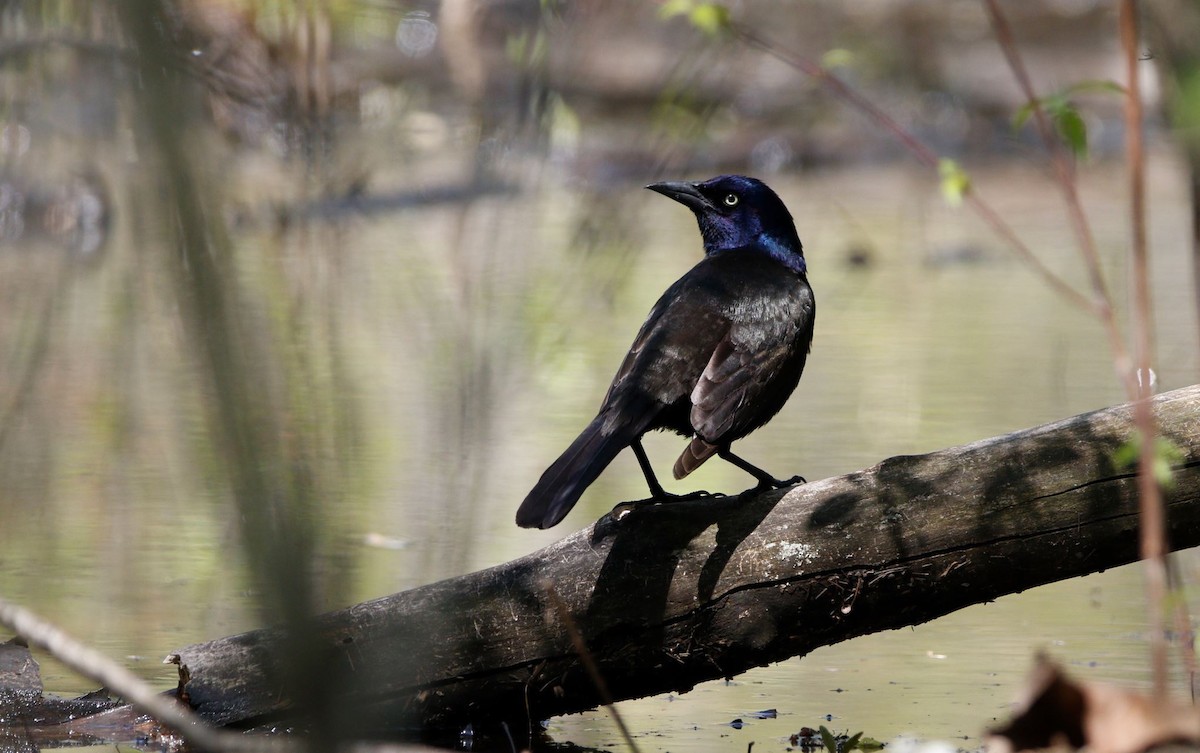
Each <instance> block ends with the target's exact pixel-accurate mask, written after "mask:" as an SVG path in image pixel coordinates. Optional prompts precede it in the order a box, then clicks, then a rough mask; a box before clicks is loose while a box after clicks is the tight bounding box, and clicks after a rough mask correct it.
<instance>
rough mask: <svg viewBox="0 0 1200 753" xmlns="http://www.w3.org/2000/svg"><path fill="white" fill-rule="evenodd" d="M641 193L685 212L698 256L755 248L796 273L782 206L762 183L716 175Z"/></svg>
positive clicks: (798, 255)
mask: <svg viewBox="0 0 1200 753" xmlns="http://www.w3.org/2000/svg"><path fill="white" fill-rule="evenodd" d="M646 188H649V189H650V190H651V191H657V192H658V193H660V194H662V195H663V196H669V197H671V198H672V199H674V200H675V201H678V202H679V203H680V204H683V205H684V206H686V207H687V208H689V209H691V210H692V212H693V213H695V215H696V221H697V222H698V223H699V224H700V235H701V237H703V238H704V253H706V254H712V253H716V252H717V251H724V250H727V249H733V248H747V249H749V248H756V249H760V250H762V251H764V252H766V253H768V254H770V255H771V256H773V257H775V258H776V259H778V260H779V261H781V262H783V263H784V264H786V265H787V266H788V267H791V268H792V269H794V270H796V271H797V272H801V273H802V272H804V271H805V264H804V248H803V246H801V245H800V237H799V236H798V235H797V234H796V224H795V222H793V221H792V215H791V214H790V213H789V212H788V210H787V207H785V206H784V205H783V202H782V201H781V200H780V199H779V197H778V196H776V195H775V192H774V191H772V190H771V189H770V188H768V187H767V185H766V184H765V183H763V182H762V181H760V180H756V179H754V178H747V177H745V176H744V175H719V176H717V177H716V178H712V179H710V180H706V181H704V182H702V183H688V182H683V181H678V182H677V181H672V182H668V183H652V184H650V185H648V186H646Z"/></svg>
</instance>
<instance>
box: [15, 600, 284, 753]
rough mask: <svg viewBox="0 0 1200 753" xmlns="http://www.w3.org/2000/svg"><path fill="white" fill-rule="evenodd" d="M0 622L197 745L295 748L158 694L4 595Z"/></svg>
mask: <svg viewBox="0 0 1200 753" xmlns="http://www.w3.org/2000/svg"><path fill="white" fill-rule="evenodd" d="M0 624H3V625H4V626H5V627H7V628H9V629H10V630H12V631H13V632H15V633H17V634H18V635H20V636H21V637H23V638H24V639H25V640H26V641H28V642H29V644H30V645H31V646H36V647H37V648H40V649H42V650H43V651H46V652H48V653H49V654H50V655H51V656H53V657H54V658H55V659H58V660H59V661H61V662H62V663H63V664H65V665H67V666H68V667H70V668H71V669H73V670H75V671H76V672H78V673H79V674H81V675H83V676H84V677H87V678H88V679H90V680H92V681H94V682H97V683H100V684H101V685H103V686H104V687H106V688H108V689H109V690H111V691H112V692H114V693H116V694H117V695H119V696H121V697H122V698H124V699H125V700H126V701H127V702H129V704H130V705H131V706H133V707H134V708H136V709H137V710H138V711H141V712H142V713H145V714H149V715H150V716H152V717H154V718H155V719H157V720H158V721H159V722H161V723H162V724H164V725H166V726H167V727H170V728H171V730H172V731H173V732H175V733H177V734H178V735H179V736H180V737H182V738H183V739H184V740H186V741H187V742H188V743H189V744H190V745H194V746H196V747H197V748H199V749H201V750H206V751H213V752H214V753H222V752H224V751H262V750H272V751H290V750H295V749H296V748H295V746H294V745H292V744H290V743H288V744H284V742H283V741H280V740H278V739H274V738H273V739H270V740H268V739H266V738H262V737H249V736H246V735H242V734H235V733H231V732H224V731H222V730H219V729H217V728H215V727H212V726H210V725H209V724H207V723H206V722H204V721H203V720H202V719H200V717H198V716H196V715H195V714H194V713H192V711H191V710H190V709H188V708H187V707H186V706H184V705H183V704H181V703H179V702H177V701H175V700H173V699H171V698H169V697H167V696H164V695H162V694H160V693H158V692H157V691H155V690H154V688H152V687H150V686H149V685H147V684H146V683H145V682H143V681H142V680H141V679H139V678H138V677H137V676H135V675H134V674H133V673H132V672H130V671H129V670H127V669H125V668H124V667H122V666H121V665H119V664H117V663H116V662H114V661H112V660H111V659H109V658H108V657H107V656H104V655H103V654H101V653H100V652H99V651H96V650H95V649H92V648H89V647H88V646H85V645H84V644H82V643H80V642H79V641H77V640H76V639H74V638H72V637H71V636H69V635H67V634H66V633H65V632H63V631H62V630H61V629H60V628H58V627H56V626H54V625H52V624H50V623H49V622H46V621H45V620H43V619H41V618H40V617H38V616H37V615H35V614H33V613H32V612H30V611H29V610H28V609H25V608H23V607H19V606H17V605H15V604H12V603H10V602H8V601H6V600H4V599H0Z"/></svg>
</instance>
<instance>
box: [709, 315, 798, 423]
mask: <svg viewBox="0 0 1200 753" xmlns="http://www.w3.org/2000/svg"><path fill="white" fill-rule="evenodd" d="M797 329H798V326H797V324H796V323H795V321H794V320H793V321H788V320H782V321H780V320H776V321H773V322H746V321H744V320H743V321H740V322H736V323H734V324H733V325H732V326H731V327H730V329H729V331H728V333H727V334H726V336H725V337H724V339H722V340H721V342H720V343H718V344H717V347H716V348H715V349H714V350H713V353H712V356H711V357H710V358H709V361H708V365H707V366H705V368H704V372H703V373H702V374H701V375H700V379H699V381H697V382H696V386H695V387H694V388H693V390H692V393H691V401H692V412H691V421H692V427H693V428H694V429H695V430H696V434H697V435H699V436H700V437H701V438H703V439H704V440H705V441H707V442H710V443H712V444H718V445H719V444H722V440H725V439H727V438H738V437H741V436H743V435H745V434H746V433H748V432H750V431H752V430H753V429H755V428H757V427H758V426H760V425H761V424H762V423H763V422H764V421H766V420H767V419H769V418H770V417H771V415H772V414H774V412H775V410H777V408H778V405H782V399H780V400H775V399H772V396H771V395H770V394H769V392H770V390H772V389H777V388H778V385H772V381H773V380H774V379H775V377H776V376H777V375H778V374H779V373H780V372H781V371H783V370H785V368H786V365H787V361H788V359H789V358H794V353H793V349H794V347H795V346H794V343H793V339H794V338H795V336H796V333H797ZM787 391H788V392H790V391H791V390H790V387H789V388H788V390H787ZM783 398H786V395H784V396H783ZM768 404H770V405H771V407H770V408H768V407H767V405H768Z"/></svg>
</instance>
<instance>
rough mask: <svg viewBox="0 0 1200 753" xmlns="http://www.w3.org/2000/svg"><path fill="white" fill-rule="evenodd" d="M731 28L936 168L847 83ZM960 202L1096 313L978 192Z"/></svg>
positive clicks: (913, 140)
mask: <svg viewBox="0 0 1200 753" xmlns="http://www.w3.org/2000/svg"><path fill="white" fill-rule="evenodd" d="M731 29H732V31H733V34H734V36H736V37H737V38H738V39H740V40H742V41H743V42H745V43H746V44H748V45H750V46H751V47H754V48H756V49H759V50H761V51H763V52H765V53H766V54H768V55H770V56H771V57H773V58H775V59H776V60H779V61H780V62H782V63H784V64H786V65H788V66H790V67H792V68H795V69H796V70H798V71H800V72H801V73H803V74H805V75H806V76H809V77H811V78H813V79H815V80H816V81H818V82H819V83H821V84H822V85H823V86H824V87H825V88H826V89H828V90H829V91H830V92H832V93H833V94H834V95H835V96H837V97H839V98H840V99H842V100H843V101H845V102H847V103H848V104H850V105H852V106H853V107H855V108H857V109H859V110H861V111H862V112H863V113H864V114H866V115H867V117H869V118H871V120H874V121H875V122H876V123H877V124H879V125H880V126H882V127H883V128H884V130H886V131H888V132H889V133H891V134H892V136H894V137H895V138H896V140H898V141H899V142H900V143H901V144H903V145H904V146H905V148H907V149H908V150H909V151H910V152H912V154H913V156H914V157H916V159H917V161H918V162H920V163H921V164H922V165H925V166H926V167H928V168H930V169H932V170H934V171H936V170H937V169H938V166H939V159H938V155H937V153H935V152H934V151H933V150H932V149H930V148H929V147H927V146H926V145H925V144H923V143H922V142H921V140H920V139H918V138H917V137H916V136H914V135H913V134H912V133H911V132H910V131H908V130H907V129H906V128H904V126H902V125H900V124H899V123H897V122H896V121H895V120H894V119H893V118H892V117H891V116H890V115H888V114H887V113H886V112H884V111H883V110H881V109H880V108H879V107H877V106H876V105H875V104H874V103H872V102H871V101H870V100H869V99H867V98H866V97H864V96H863V95H861V94H859V93H858V92H856V91H855V90H854V89H853V88H851V87H850V85H849V84H847V83H846V82H845V81H842V80H841V79H840V78H838V77H837V76H835V75H834V74H833V73H832V72H831V71H830V70H829V69H828V68H826V67H824V66H822V65H820V64H818V63H815V62H813V61H812V60H809V59H808V58H805V57H803V56H801V55H796V54H794V53H791V52H787V51H785V50H781V49H780V48H778V47H776V46H774V45H772V44H770V43H769V42H767V41H766V40H765V39H763V38H762V37H760V36H759V35H758V34H756V33H755V32H753V31H751V30H750V29H748V28H747V27H745V26H742V25H740V24H737V23H732V24H731ZM963 200H964V201H965V202H966V203H967V204H968V205H969V206H970V207H971V208H972V209H973V210H975V213H976V214H978V215H979V216H980V217H981V218H982V219H983V221H984V222H986V223H987V224H988V226H989V227H991V228H992V231H993V232H994V233H996V234H997V235H999V236H1000V237H1001V238H1002V239H1003V240H1004V242H1005V243H1007V244H1008V245H1009V247H1010V248H1011V249H1012V250H1013V252H1014V253H1016V254H1017V256H1018V257H1019V258H1020V259H1021V260H1022V261H1024V262H1025V263H1026V264H1028V265H1029V266H1030V267H1031V268H1032V269H1033V271H1035V272H1037V274H1038V275H1039V276H1041V278H1042V279H1043V280H1044V281H1045V282H1046V283H1047V284H1048V285H1050V287H1052V288H1054V290H1055V291H1057V292H1058V293H1059V294H1060V295H1062V296H1063V298H1065V299H1066V300H1067V301H1068V302H1069V303H1071V304H1073V305H1075V306H1076V307H1078V308H1081V309H1083V310H1084V311H1089V312H1093V313H1095V312H1096V306H1095V304H1094V303H1093V302H1092V301H1091V300H1090V299H1089V298H1088V297H1087V296H1085V295H1084V294H1083V293H1080V292H1079V291H1078V290H1076V289H1075V288H1074V287H1073V286H1072V285H1071V284H1070V283H1069V282H1067V281H1066V280H1065V279H1063V278H1062V277H1061V276H1060V275H1058V274H1056V273H1055V272H1054V270H1052V269H1050V268H1049V267H1047V266H1046V265H1045V264H1044V263H1043V262H1042V261H1041V259H1039V258H1038V257H1037V255H1036V254H1034V253H1033V251H1032V250H1031V249H1030V248H1029V246H1027V245H1026V244H1025V242H1024V241H1023V240H1021V238H1020V236H1018V235H1017V233H1016V231H1015V230H1013V228H1012V226H1011V225H1009V224H1008V223H1007V222H1005V221H1004V218H1003V217H1001V216H1000V214H999V213H998V212H997V211H996V210H995V209H993V208H992V205H991V204H989V203H987V202H986V201H984V199H983V197H982V196H980V195H979V192H978V190H976V189H975V188H974V187H973V186H967V188H966V190H965V191H964V192H963Z"/></svg>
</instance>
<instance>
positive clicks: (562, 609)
mask: <svg viewBox="0 0 1200 753" xmlns="http://www.w3.org/2000/svg"><path fill="white" fill-rule="evenodd" d="M543 588H544V589H545V592H546V597H547V598H548V599H550V604H551V606H553V607H554V611H555V613H556V614H557V615H558V619H559V620H560V621H561V622H562V624H563V627H564V628H565V629H566V631H567V634H568V635H569V636H571V644H572V645H573V646H574V647H575V653H576V654H578V655H579V661H580V663H581V664H583V668H584V670H585V671H586V672H587V673H588V677H589V678H591V680H592V685H594V686H595V687H596V692H597V693H598V694H599V695H600V700H601V701H602V702H603V703H604V709H605V710H606V711H607V712H608V713H609V715H610V716H611V717H612V720H613V722H614V723H615V724H616V725H617V729H619V730H620V731H621V737H623V738H625V744H626V745H628V746H629V750H630V751H632V753H638V746H637V743H636V742H634V740H633V735H631V734H629V728H628V727H626V726H625V720H624V719H622V718H621V712H620V711H617V707H616V706H615V705H614V704H613V699H612V694H610V693H609V692H608V684H607V683H605V682H604V678H603V677H602V676H601V675H600V668H599V667H597V666H596V660H595V659H593V658H592V652H591V651H588V647H587V644H586V643H584V642H583V635H582V634H581V633H580V632H579V626H577V625H576V624H575V620H574V619H573V618H572V617H571V612H570V610H569V609H567V605H566V604H565V603H563V600H562V597H560V596H559V595H558V591H556V590H555V588H554V584H553V583H552V582H550V581H546V583H545V584H543Z"/></svg>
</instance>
